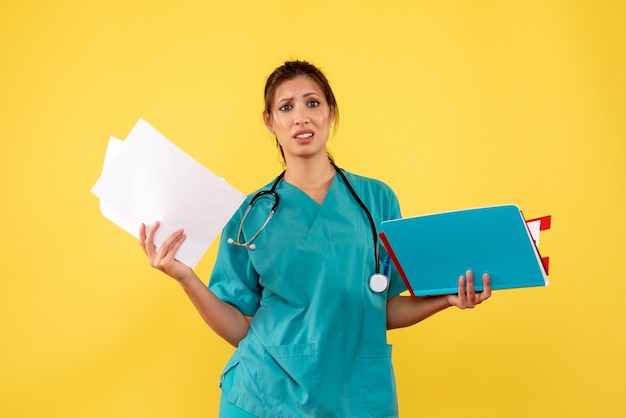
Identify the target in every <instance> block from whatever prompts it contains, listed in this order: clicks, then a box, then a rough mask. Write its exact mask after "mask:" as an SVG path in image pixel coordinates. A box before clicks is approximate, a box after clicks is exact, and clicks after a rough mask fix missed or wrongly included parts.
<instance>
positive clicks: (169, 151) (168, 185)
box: [91, 119, 245, 268]
mask: <svg viewBox="0 0 626 418" xmlns="http://www.w3.org/2000/svg"><path fill="white" fill-rule="evenodd" d="M91 191H92V193H93V194H95V195H96V196H98V197H99V198H100V208H101V211H102V214H103V215H104V216H105V217H106V218H107V219H109V220H111V221H112V222H113V223H115V224H116V225H118V226H119V227H120V228H122V229H124V230H125V231H127V232H129V233H130V234H132V235H133V236H134V237H136V238H137V237H138V235H139V226H140V225H141V223H145V224H146V225H152V224H154V222H156V221H159V222H160V223H161V227H160V228H159V230H158V231H157V234H156V236H155V240H154V241H155V245H157V247H158V246H160V245H161V244H162V243H163V241H164V240H165V239H166V238H167V237H168V236H169V235H170V234H171V233H172V232H174V231H176V230H177V229H178V228H184V229H185V233H186V234H187V239H186V241H185V243H184V244H183V245H182V246H181V247H180V248H179V250H178V252H177V253H176V259H178V260H179V261H181V262H182V263H184V264H186V265H188V266H190V267H192V268H193V267H195V265H196V264H197V263H198V261H200V258H201V257H202V255H204V253H205V252H206V250H207V249H208V247H209V246H210V245H211V242H213V240H214V239H215V238H216V237H217V235H218V234H219V233H220V231H221V230H222V228H223V227H224V225H226V223H227V222H228V220H229V219H230V217H231V216H232V215H233V213H235V211H236V210H237V208H238V207H239V206H240V205H241V203H242V202H243V200H244V199H245V195H244V194H242V193H241V192H239V191H238V190H237V189H235V188H234V187H232V186H230V185H229V184H228V183H226V181H224V179H222V178H220V177H218V176H216V175H215V174H213V173H212V172H211V171H209V170H208V169H207V168H205V167H204V166H202V165H201V164H200V163H198V162H197V161H195V160H194V159H193V158H191V157H190V156H189V155H187V154H185V152H183V151H182V150H181V149H179V148H178V147H176V146H175V145H174V144H173V143H171V142H170V141H169V140H168V139H167V138H165V137H164V136H163V135H161V134H160V133H159V132H158V131H157V130H156V129H154V128H153V127H152V126H150V124H148V123H147V122H146V121H144V120H141V119H140V120H139V121H138V122H137V124H136V125H135V126H134V127H133V129H132V130H131V132H130V133H129V135H128V137H127V138H126V140H125V141H120V140H118V139H116V138H113V137H112V138H111V139H110V140H109V146H108V148H107V154H106V156H105V164H104V168H103V171H102V175H101V176H100V178H99V179H98V181H97V182H96V184H95V185H94V186H93V188H92V189H91Z"/></svg>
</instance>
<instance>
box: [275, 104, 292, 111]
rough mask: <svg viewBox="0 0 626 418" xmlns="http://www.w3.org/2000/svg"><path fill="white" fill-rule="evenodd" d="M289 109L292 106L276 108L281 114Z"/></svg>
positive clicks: (285, 105) (286, 105)
mask: <svg viewBox="0 0 626 418" xmlns="http://www.w3.org/2000/svg"><path fill="white" fill-rule="evenodd" d="M291 109H292V106H291V105H290V104H284V105H282V106H281V107H279V108H278V110H280V111H281V112H286V111H288V110H291Z"/></svg>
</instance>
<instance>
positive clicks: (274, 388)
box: [256, 344, 318, 411]
mask: <svg viewBox="0 0 626 418" xmlns="http://www.w3.org/2000/svg"><path fill="white" fill-rule="evenodd" d="M256 382H257V384H258V385H259V388H260V389H261V391H262V392H263V393H264V394H265V395H266V396H271V397H272V398H274V399H276V400H278V401H281V402H284V403H294V401H295V403H297V404H298V406H299V407H300V408H301V409H302V410H304V411H310V410H311V409H313V408H314V407H315V399H314V396H313V395H314V394H315V391H316V388H317V384H318V376H317V367H316V357H315V346H314V344H293V345H279V346H269V347H267V348H266V349H265V352H264V353H263V355H262V356H261V358H260V361H259V364H258V368H257V373H256Z"/></svg>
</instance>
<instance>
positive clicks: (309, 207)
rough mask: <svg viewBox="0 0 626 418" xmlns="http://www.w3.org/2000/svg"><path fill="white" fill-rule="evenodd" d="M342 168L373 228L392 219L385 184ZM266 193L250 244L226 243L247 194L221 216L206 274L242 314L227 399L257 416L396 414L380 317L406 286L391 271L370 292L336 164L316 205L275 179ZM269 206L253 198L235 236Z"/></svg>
mask: <svg viewBox="0 0 626 418" xmlns="http://www.w3.org/2000/svg"><path fill="white" fill-rule="evenodd" d="M345 175H346V177H347V178H348V181H349V182H350V184H351V185H352V187H353V188H354V190H355V191H356V193H357V194H358V195H359V197H360V198H361V200H362V201H363V203H365V205H366V206H367V208H368V209H369V211H370V213H371V214H372V217H373V218H374V222H375V224H376V226H377V228H379V227H380V224H381V222H382V221H383V220H387V219H394V218H399V217H400V207H399V204H398V200H397V198H396V196H395V194H394V193H393V191H392V190H391V189H390V188H389V187H388V186H386V185H385V184H384V183H382V182H380V181H377V180H373V179H368V178H365V177H361V176H357V175H354V174H350V173H347V172H346V173H345ZM272 183H273V181H272ZM272 183H269V184H268V185H267V186H266V187H265V188H263V189H262V190H268V189H269V188H270V187H271V184H272ZM276 192H277V193H278V195H279V197H280V203H279V205H278V208H277V211H276V213H275V214H274V217H273V218H272V219H271V220H270V222H269V223H268V225H267V226H266V228H265V229H264V230H263V231H262V232H261V233H260V235H259V236H258V237H257V238H256V240H255V241H254V243H255V244H256V249H255V250H249V249H246V248H240V247H237V246H234V245H230V244H227V242H226V241H227V239H228V238H233V239H236V236H237V229H238V228H239V224H240V221H241V218H242V216H243V213H244V211H245V209H246V208H247V206H248V203H249V201H250V199H251V197H252V195H250V196H249V197H248V199H247V200H246V202H244V204H243V205H242V206H241V208H240V209H239V210H238V212H237V213H235V215H234V216H233V217H232V219H231V220H230V222H229V223H228V225H227V226H226V227H225V228H224V230H223V233H222V237H221V241H220V247H219V252H218V257H217V261H216V263H215V267H214V269H213V273H212V275H211V279H210V283H209V287H210V289H211V290H212V291H213V292H214V293H215V294H216V295H217V296H218V297H219V298H220V299H222V300H224V301H226V302H228V303H230V304H232V305H234V306H236V307H237V308H238V309H239V310H240V311H241V312H242V313H243V314H245V315H250V316H254V318H253V320H252V322H251V324H250V330H249V332H248V334H247V336H246V337H245V338H244V339H243V340H242V341H241V342H240V344H239V346H238V348H237V349H236V350H235V352H234V354H233V356H232V357H231V359H230V361H229V362H228V364H227V365H226V367H225V369H224V373H234V379H233V386H232V390H231V391H230V393H229V394H228V399H229V401H230V402H232V403H234V404H236V405H237V406H239V407H240V408H242V409H244V410H246V411H248V412H250V413H251V414H253V415H255V416H258V417H268V418H270V417H271V418H277V417H286V418H294V417H342V418H346V417H353V418H354V417H396V416H397V414H398V408H397V399H396V389H395V378H394V374H393V368H392V364H391V346H390V345H388V344H387V339H386V317H385V316H386V302H387V299H388V298H390V297H393V296H396V295H398V294H399V293H401V292H402V291H404V290H406V287H405V285H404V283H403V281H402V279H401V278H400V277H399V275H398V274H397V272H396V271H395V270H394V269H392V273H391V275H390V276H391V277H390V286H389V288H388V290H387V291H386V292H384V293H374V292H372V291H371V290H370V288H369V284H368V280H369V277H370V276H371V275H372V273H374V272H375V261H374V243H373V238H372V230H371V227H370V223H369V221H368V219H367V215H366V214H365V213H364V211H363V209H362V208H361V207H360V206H359V204H358V203H357V201H356V200H355V199H354V197H353V196H352V195H351V194H350V192H349V190H348V188H347V186H346V185H345V183H344V182H343V180H342V178H341V176H340V175H339V174H337V173H335V177H334V179H333V180H332V183H331V185H330V188H329V190H328V193H327V195H326V198H325V200H324V203H323V204H322V205H319V204H318V203H317V202H315V201H314V200H313V199H311V198H310V197H309V196H308V195H307V194H305V193H304V192H303V191H301V190H300V189H298V188H296V187H294V186H292V185H291V184H289V183H287V182H285V181H284V180H283V181H280V182H279V183H278V186H277V187H276ZM271 204H272V201H270V200H268V199H261V200H260V201H259V202H258V203H255V205H254V207H253V208H252V210H251V211H250V214H249V215H248V218H247V219H246V221H245V223H244V226H243V237H242V238H241V240H240V242H245V240H246V239H247V238H249V237H250V236H252V235H253V234H254V233H255V232H256V231H258V229H259V227H260V226H261V225H262V224H263V222H265V220H266V218H267V215H268V213H269V211H270V207H271ZM380 248H381V250H380V263H381V272H382V271H383V270H384V265H383V264H384V262H385V259H386V253H385V251H384V247H382V245H381V246H380Z"/></svg>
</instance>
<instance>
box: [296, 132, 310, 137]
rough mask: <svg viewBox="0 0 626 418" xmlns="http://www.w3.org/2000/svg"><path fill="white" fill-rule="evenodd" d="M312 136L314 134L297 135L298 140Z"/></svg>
mask: <svg viewBox="0 0 626 418" xmlns="http://www.w3.org/2000/svg"><path fill="white" fill-rule="evenodd" d="M312 136H313V134H312V133H306V134H300V135H296V138H310V137H312Z"/></svg>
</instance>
